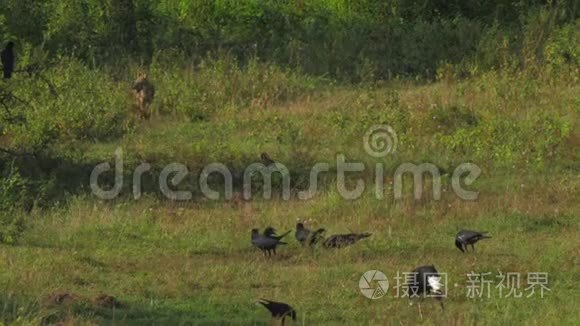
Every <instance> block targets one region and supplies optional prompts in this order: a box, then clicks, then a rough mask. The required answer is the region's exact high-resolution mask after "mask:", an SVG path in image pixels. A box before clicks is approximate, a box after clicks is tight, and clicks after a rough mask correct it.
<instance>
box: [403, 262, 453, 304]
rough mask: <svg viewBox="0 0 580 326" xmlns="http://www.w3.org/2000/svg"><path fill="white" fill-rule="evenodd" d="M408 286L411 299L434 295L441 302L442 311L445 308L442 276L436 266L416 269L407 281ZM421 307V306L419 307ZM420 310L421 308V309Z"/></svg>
mask: <svg viewBox="0 0 580 326" xmlns="http://www.w3.org/2000/svg"><path fill="white" fill-rule="evenodd" d="M407 286H408V288H409V297H410V298H411V297H414V296H426V295H432V296H434V297H435V299H437V300H438V301H439V304H440V305H441V310H444V309H445V308H444V306H443V293H442V292H441V288H442V287H443V284H441V276H440V275H439V272H437V269H435V266H433V265H430V266H421V267H417V268H415V270H414V271H413V272H412V274H411V275H410V276H409V278H408V279H407ZM419 307H420V306H419ZM419 309H420V308H419Z"/></svg>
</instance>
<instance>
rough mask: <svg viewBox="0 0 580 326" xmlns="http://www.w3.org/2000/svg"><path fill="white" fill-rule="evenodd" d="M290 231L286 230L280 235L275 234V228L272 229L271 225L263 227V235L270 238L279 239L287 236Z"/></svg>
mask: <svg viewBox="0 0 580 326" xmlns="http://www.w3.org/2000/svg"><path fill="white" fill-rule="evenodd" d="M290 232H291V231H287V232H286V233H284V234H282V235H277V234H276V229H274V228H273V227H271V226H268V227H267V228H265V229H264V236H266V237H270V238H272V239H276V240H280V239H282V238H284V237H285V236H287V235H288V234H289V233H290Z"/></svg>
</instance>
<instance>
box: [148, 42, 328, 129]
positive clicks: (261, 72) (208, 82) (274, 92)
mask: <svg viewBox="0 0 580 326" xmlns="http://www.w3.org/2000/svg"><path fill="white" fill-rule="evenodd" d="M182 57H183V56H182V55H181V54H180V53H177V52H173V51H169V52H162V53H159V54H158V55H157V56H156V58H155V60H154V62H153V64H152V65H151V67H150V72H151V74H150V75H151V78H152V81H153V83H154V84H155V85H156V88H157V94H158V95H157V98H156V101H155V103H156V104H155V105H154V106H155V107H157V108H158V110H159V111H160V112H162V113H163V112H166V113H177V114H180V115H184V116H187V117H189V118H190V119H192V120H197V119H207V118H209V117H210V116H211V115H212V114H213V113H215V112H217V111H220V110H224V109H227V108H232V107H234V108H246V107H259V108H265V107H271V106H273V105H275V104H280V103H283V102H285V101H290V100H293V99H296V98H297V97H299V96H303V95H306V94H308V93H309V92H311V91H313V90H314V88H315V87H316V86H317V85H318V84H319V79H315V78H311V77H308V76H306V75H304V74H301V73H299V72H296V71H290V70H288V69H283V68H280V67H278V66H276V65H273V64H265V63H261V62H259V61H258V60H257V59H251V60H250V61H249V62H248V63H247V65H245V66H241V65H240V64H239V63H238V62H237V61H236V60H235V59H234V58H233V57H232V56H229V55H223V56H220V57H219V58H215V59H212V58H207V59H206V60H204V61H202V62H201V63H200V64H199V65H198V66H197V67H193V66H192V65H191V64H189V65H188V64H187V63H186V62H185V60H183V59H181V58H182Z"/></svg>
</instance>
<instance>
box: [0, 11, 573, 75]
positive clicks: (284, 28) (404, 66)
mask: <svg viewBox="0 0 580 326" xmlns="http://www.w3.org/2000/svg"><path fill="white" fill-rule="evenodd" d="M579 15H580V7H578V5H577V3H576V1H575V0H566V1H557V2H548V3H546V2H545V1H539V0H538V1H506V0H494V1H477V2H474V1H465V2H462V1H459V2H457V1H456V2H452V3H450V2H448V1H440V0H428V1H420V2H417V1H411V0H392V1H382V0H363V1H356V2H352V1H344V0H316V1H275V0H267V1H258V0H251V1H242V2H239V1H228V0H223V1H169V0H162V1H156V2H151V1H145V0H123V1H93V0H75V1H67V2H62V1H43V2H39V1H33V0H5V1H3V2H2V4H0V33H2V34H1V36H3V38H16V39H17V40H18V43H19V44H25V43H30V44H32V45H33V46H40V45H42V46H43V47H45V48H46V49H47V50H49V51H50V53H52V54H54V55H56V54H68V55H74V56H77V57H79V58H81V59H83V60H84V61H85V62H87V63H90V64H111V63H116V64H119V65H121V66H122V65H123V64H124V62H120V61H119V58H120V56H122V55H129V56H131V57H134V58H137V59H139V60H142V61H143V62H145V63H149V62H151V60H152V59H153V58H154V57H155V54H156V53H158V52H159V51H165V50H167V49H177V50H179V51H180V52H181V53H183V54H184V55H185V56H186V57H188V58H193V60H194V61H196V62H199V60H201V59H202V58H204V57H205V56H206V55H207V53H208V52H216V51H227V52H229V53H230V54H231V55H233V56H234V57H236V58H237V59H239V60H240V62H242V63H245V62H247V60H249V58H252V57H258V58H260V59H261V60H263V61H268V62H273V63H277V64H281V65H288V66H290V67H300V68H301V69H302V70H303V71H304V72H306V73H309V74H318V75H331V76H332V77H338V78H342V79H345V80H350V81H361V80H362V81H364V80H365V79H369V78H370V79H385V78H389V77H393V76H398V75H403V76H413V75H417V74H420V75H426V76H429V77H432V76H434V75H435V71H436V69H437V67H438V66H439V65H440V64H441V63H442V62H448V63H453V64H460V63H465V62H466V61H470V60H466V59H469V58H472V57H475V58H476V60H475V62H471V63H472V64H475V67H476V68H477V67H479V68H480V69H489V68H491V67H499V66H502V65H504V66H505V65H507V64H510V65H517V66H522V67H529V66H530V65H532V64H534V62H538V61H540V62H542V61H543V60H544V59H547V60H548V61H549V62H551V63H554V62H555V61H558V60H560V59H558V58H557V57H559V56H562V57H564V58H576V59H575V60H577V58H578V54H577V48H575V49H572V48H570V47H573V46H570V45H568V46H566V45H564V44H563V43H562V42H563V40H571V38H572V39H573V38H576V39H577V36H574V35H576V34H577V33H578V32H577V30H578V29H577V23H576V20H577V19H578V17H579ZM560 30H562V31H561V32H560ZM546 44H550V46H549V49H550V50H549V51H548V53H544V52H545V51H544V49H545V46H546ZM566 60H567V61H570V59H566ZM571 63H573V62H571ZM471 68H472V69H470V70H471V71H473V69H474V67H473V66H471Z"/></svg>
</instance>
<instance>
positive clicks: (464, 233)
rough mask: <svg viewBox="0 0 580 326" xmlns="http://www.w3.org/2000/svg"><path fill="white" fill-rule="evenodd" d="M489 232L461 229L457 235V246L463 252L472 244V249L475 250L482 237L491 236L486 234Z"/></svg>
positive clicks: (487, 237) (488, 237)
mask: <svg viewBox="0 0 580 326" xmlns="http://www.w3.org/2000/svg"><path fill="white" fill-rule="evenodd" d="M486 233H487V232H478V231H469V230H461V231H459V233H457V235H456V236H455V246H456V247H457V248H458V249H459V250H461V252H466V251H467V246H468V245H471V249H472V251H475V247H474V244H475V243H476V242H477V241H479V240H481V239H490V238H491V237H490V236H488V235H487V234H486Z"/></svg>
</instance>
